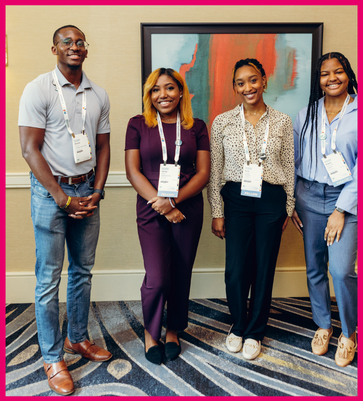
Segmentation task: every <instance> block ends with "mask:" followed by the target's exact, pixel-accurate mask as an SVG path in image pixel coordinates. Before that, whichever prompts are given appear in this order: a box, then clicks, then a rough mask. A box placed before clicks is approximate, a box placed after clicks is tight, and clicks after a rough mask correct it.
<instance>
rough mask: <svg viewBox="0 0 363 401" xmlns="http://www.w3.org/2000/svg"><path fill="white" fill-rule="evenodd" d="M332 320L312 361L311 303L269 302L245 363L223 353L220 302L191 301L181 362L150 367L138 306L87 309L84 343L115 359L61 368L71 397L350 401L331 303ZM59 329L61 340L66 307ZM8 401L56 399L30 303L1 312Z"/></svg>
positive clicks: (225, 313)
mask: <svg viewBox="0 0 363 401" xmlns="http://www.w3.org/2000/svg"><path fill="white" fill-rule="evenodd" d="M332 313H333V319H334V320H333V327H334V335H333V337H332V340H331V342H330V345H329V351H328V353H327V354H326V355H324V356H316V355H314V354H312V352H311V347H310V343H311V339H312V337H313V335H314V332H315V330H316V326H315V324H314V323H313V321H312V316H311V309H310V302H309V299H308V298H283V299H274V300H273V302H272V305H271V310H270V318H269V322H268V329H267V332H266V336H265V338H264V340H263V343H262V353H261V354H260V356H259V357H258V358H257V359H255V360H254V361H246V360H244V359H243V357H242V353H237V354H231V353H229V352H228V351H227V348H226V346H225V339H226V335H227V333H228V330H229V328H230V325H231V317H230V314H229V310H228V306H227V302H226V300H224V299H194V300H191V301H190V303H189V326H188V328H187V329H186V330H185V331H184V332H183V333H181V336H180V341H181V345H182V354H181V356H180V357H179V358H177V359H176V360H175V361H172V362H168V363H166V364H162V365H160V366H156V365H153V364H151V363H150V362H148V361H147V360H146V359H145V357H144V343H143V326H142V324H143V319H142V310H141V302H140V301H132V302H93V303H92V304H91V306H90V317H89V326H88V336H89V339H90V340H91V341H94V342H96V344H98V345H100V346H102V347H105V348H107V349H108V350H109V351H110V352H112V353H113V358H111V359H110V360H109V361H107V362H104V363H95V362H90V361H88V360H86V359H84V358H82V357H81V356H79V355H70V354H65V362H66V364H67V365H68V368H69V371H70V373H71V375H72V377H73V380H74V382H75V387H76V391H75V393H74V396H356V395H357V355H356V357H355V359H354V361H353V363H352V364H351V365H350V366H348V367H346V368H339V367H338V366H337V365H336V364H335V362H334V355H335V351H336V347H337V342H338V337H339V335H340V331H341V329H340V322H339V320H338V319H339V316H338V309H337V306H336V303H335V302H332ZM165 323H166V321H165ZM60 326H61V328H62V332H63V337H64V338H65V337H66V328H67V315H66V308H65V304H64V303H62V304H60ZM163 332H164V331H163ZM6 395H7V396H50V395H52V396H53V395H55V393H53V392H52V391H51V390H50V389H49V387H48V384H47V380H46V376H45V374H44V371H43V359H42V357H41V353H40V349H39V346H38V339H37V327H36V322H35V313H34V304H9V305H7V306H6Z"/></svg>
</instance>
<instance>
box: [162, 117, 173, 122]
mask: <svg viewBox="0 0 363 401" xmlns="http://www.w3.org/2000/svg"><path fill="white" fill-rule="evenodd" d="M161 120H162V121H165V122H169V121H176V117H173V118H164V117H161Z"/></svg>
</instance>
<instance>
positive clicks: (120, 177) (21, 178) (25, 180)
mask: <svg viewBox="0 0 363 401" xmlns="http://www.w3.org/2000/svg"><path fill="white" fill-rule="evenodd" d="M105 186H106V187H108V188H115V187H131V184H130V182H129V181H128V179H127V178H126V172H125V171H110V172H109V173H108V177H107V181H106V185H105ZM6 188H7V189H11V188H12V189H16V188H30V178H29V173H6Z"/></svg>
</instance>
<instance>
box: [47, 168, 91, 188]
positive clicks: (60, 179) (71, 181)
mask: <svg viewBox="0 0 363 401" xmlns="http://www.w3.org/2000/svg"><path fill="white" fill-rule="evenodd" d="M92 175H93V170H91V171H89V172H88V173H87V174H83V175H77V176H75V177H62V176H58V175H54V176H53V177H54V178H55V179H56V181H57V182H63V183H66V184H69V185H73V184H79V183H80V182H84V181H86V180H88V179H89V178H90V177H92Z"/></svg>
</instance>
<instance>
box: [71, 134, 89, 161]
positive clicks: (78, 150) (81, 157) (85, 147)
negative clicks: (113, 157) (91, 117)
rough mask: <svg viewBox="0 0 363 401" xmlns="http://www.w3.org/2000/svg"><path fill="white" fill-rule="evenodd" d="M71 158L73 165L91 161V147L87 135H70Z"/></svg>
mask: <svg viewBox="0 0 363 401" xmlns="http://www.w3.org/2000/svg"><path fill="white" fill-rule="evenodd" d="M72 142H73V156H74V161H75V163H82V162H85V161H87V160H91V159H92V153H91V145H90V143H89V141H88V136H87V134H86V133H85V134H78V135H74V136H73V135H72Z"/></svg>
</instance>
